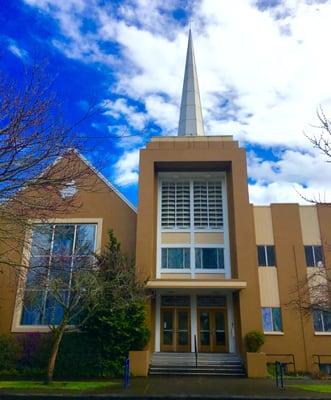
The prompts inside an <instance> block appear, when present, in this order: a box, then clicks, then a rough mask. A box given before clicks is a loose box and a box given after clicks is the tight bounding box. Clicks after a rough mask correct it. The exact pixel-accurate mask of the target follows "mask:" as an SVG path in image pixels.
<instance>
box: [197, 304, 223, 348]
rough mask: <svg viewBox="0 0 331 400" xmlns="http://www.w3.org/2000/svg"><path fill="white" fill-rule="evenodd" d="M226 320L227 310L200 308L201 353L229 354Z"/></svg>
mask: <svg viewBox="0 0 331 400" xmlns="http://www.w3.org/2000/svg"><path fill="white" fill-rule="evenodd" d="M226 319H227V318H226V310H225V308H224V309H220V308H217V309H212V308H198V340H199V341H198V343H199V351H200V352H202V353H224V352H227V347H228V343H227V330H226V326H227V320H226Z"/></svg>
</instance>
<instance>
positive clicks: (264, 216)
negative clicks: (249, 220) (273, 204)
mask: <svg viewBox="0 0 331 400" xmlns="http://www.w3.org/2000/svg"><path fill="white" fill-rule="evenodd" d="M253 212H254V226H255V237H256V244H261V245H262V244H271V245H272V244H274V234H273V231H272V218H271V209H270V206H254V207H253Z"/></svg>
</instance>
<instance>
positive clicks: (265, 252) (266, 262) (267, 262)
mask: <svg viewBox="0 0 331 400" xmlns="http://www.w3.org/2000/svg"><path fill="white" fill-rule="evenodd" d="M263 247H264V255H265V265H266V267H269V260H268V252H267V246H263Z"/></svg>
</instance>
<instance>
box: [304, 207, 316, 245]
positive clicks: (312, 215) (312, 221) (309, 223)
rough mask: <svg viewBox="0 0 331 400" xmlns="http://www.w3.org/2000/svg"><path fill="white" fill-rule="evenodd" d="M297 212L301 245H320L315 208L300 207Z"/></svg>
mask: <svg viewBox="0 0 331 400" xmlns="http://www.w3.org/2000/svg"><path fill="white" fill-rule="evenodd" d="M299 211H300V223H301V231H302V241H303V244H306V245H314V244H315V245H319V244H321V238H320V227H319V223H318V215H317V208H316V207H314V206H300V207H299Z"/></svg>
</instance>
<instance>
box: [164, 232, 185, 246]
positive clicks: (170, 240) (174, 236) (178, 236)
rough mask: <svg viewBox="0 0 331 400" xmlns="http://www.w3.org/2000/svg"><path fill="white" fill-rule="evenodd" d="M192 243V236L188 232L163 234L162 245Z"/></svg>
mask: <svg viewBox="0 0 331 400" xmlns="http://www.w3.org/2000/svg"><path fill="white" fill-rule="evenodd" d="M190 241H191V237H190V234H189V233H188V232H162V233H161V243H162V244H189V243H190Z"/></svg>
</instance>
